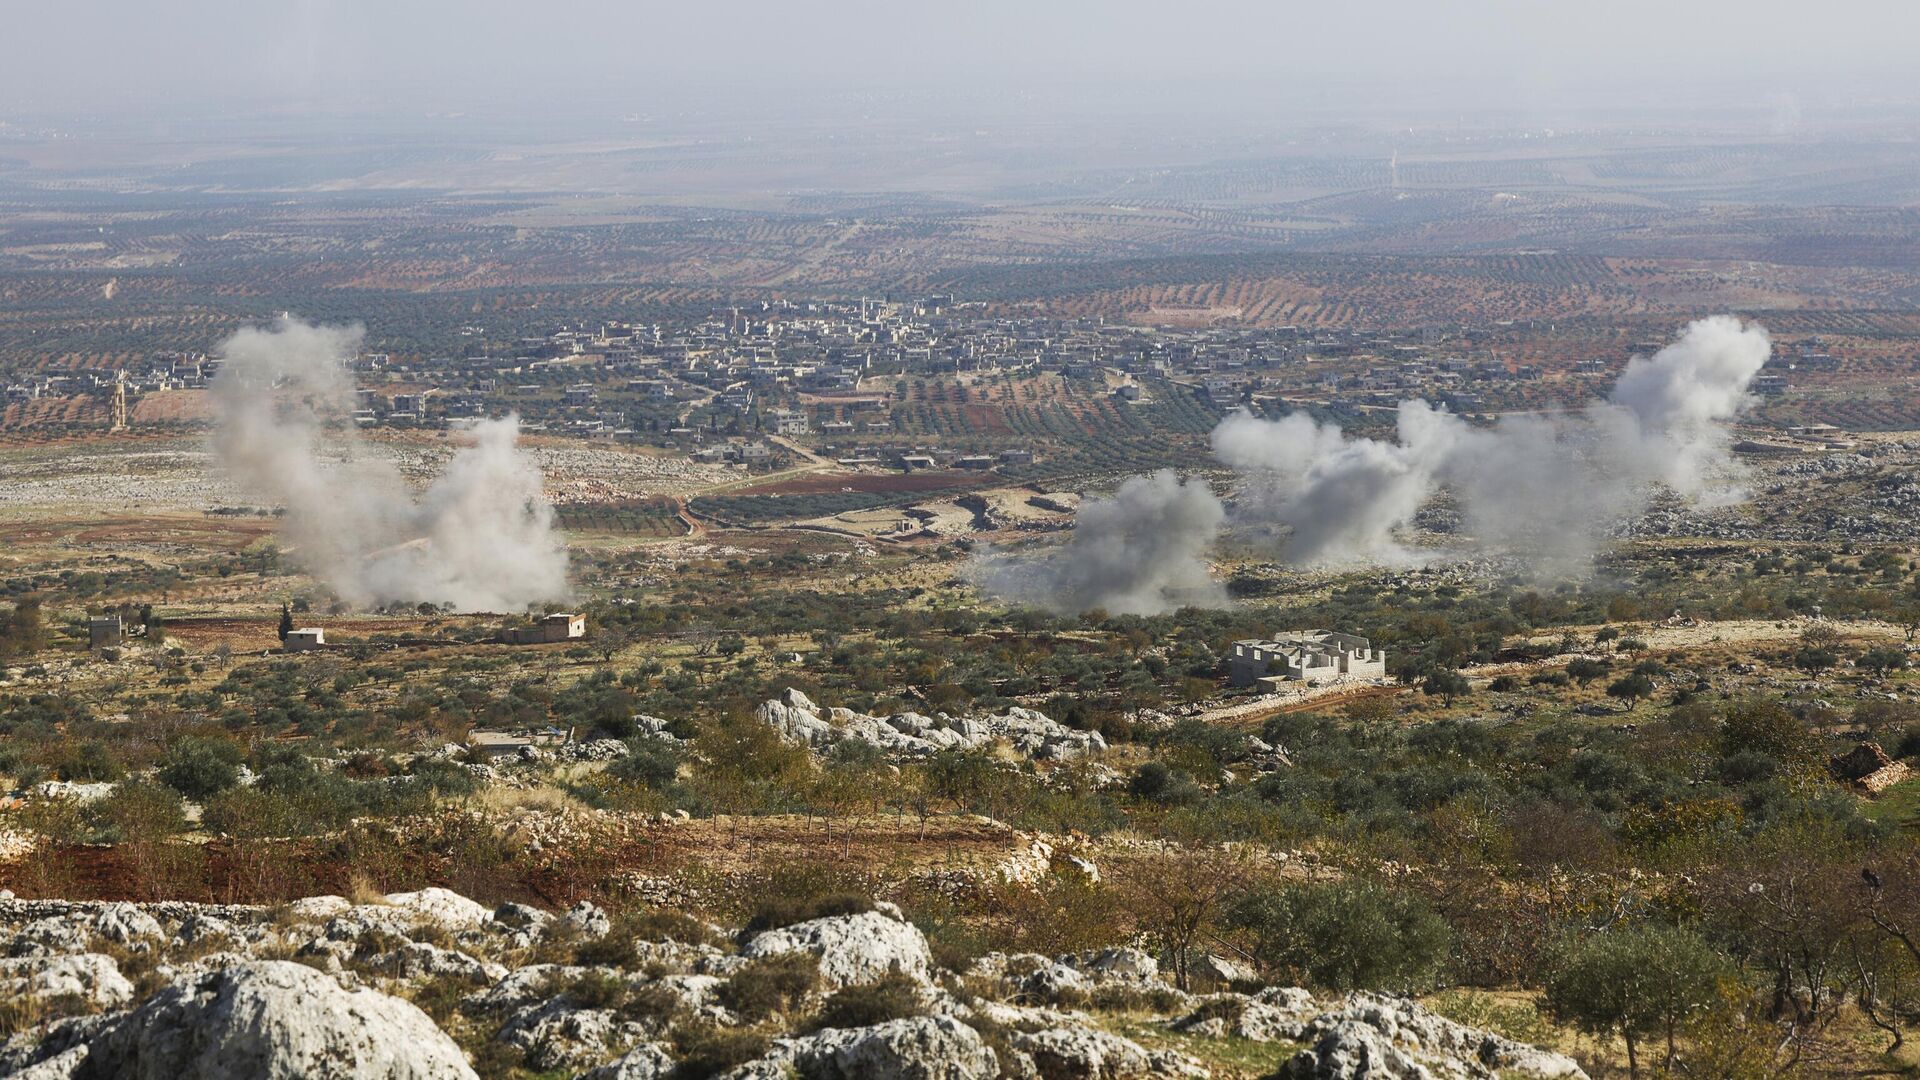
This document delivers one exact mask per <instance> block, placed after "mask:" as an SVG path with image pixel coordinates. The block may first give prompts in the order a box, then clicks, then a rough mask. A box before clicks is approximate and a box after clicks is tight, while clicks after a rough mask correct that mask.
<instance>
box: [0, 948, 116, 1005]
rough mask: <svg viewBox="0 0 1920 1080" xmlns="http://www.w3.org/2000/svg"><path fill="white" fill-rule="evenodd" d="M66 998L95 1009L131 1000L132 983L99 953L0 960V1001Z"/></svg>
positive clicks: (111, 959) (110, 960)
mask: <svg viewBox="0 0 1920 1080" xmlns="http://www.w3.org/2000/svg"><path fill="white" fill-rule="evenodd" d="M23 999H39V1000H43V1001H44V1000H48V999H69V1000H78V1001H83V1002H85V1003H86V1004H88V1005H90V1006H92V1007H93V1008H96V1009H117V1008H119V1007H121V1006H123V1005H125V1004H127V1003H128V1002H130V1001H132V1000H133V984H132V983H130V982H128V981H127V979H126V976H124V975H122V974H120V966H119V965H118V964H115V963H114V962H113V957H111V956H102V955H100V954H99V953H73V954H69V955H65V956H33V957H21V958H19V959H13V960H0V1001H20V1000H23Z"/></svg>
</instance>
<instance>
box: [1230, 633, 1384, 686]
mask: <svg viewBox="0 0 1920 1080" xmlns="http://www.w3.org/2000/svg"><path fill="white" fill-rule="evenodd" d="M1386 676H1387V654H1386V652H1385V650H1382V649H1376V648H1374V647H1373V643H1372V642H1370V641H1368V640H1367V639H1366V638H1363V637H1359V636H1357V635H1354V634H1340V633H1335V632H1334V631H1332V630H1302V631H1296V632H1293V633H1288V634H1276V635H1274V637H1272V638H1270V639H1261V638H1248V639H1246V640H1244V641H1236V642H1234V643H1233V654H1232V655H1231V656H1230V657H1228V660H1227V681H1228V683H1229V684H1231V685H1233V686H1253V685H1255V684H1258V683H1272V684H1277V683H1282V682H1304V683H1308V684H1318V683H1329V682H1333V681H1334V680H1336V679H1339V678H1342V677H1345V678H1349V679H1384V678H1386ZM1275 688H1276V689H1277V687H1275Z"/></svg>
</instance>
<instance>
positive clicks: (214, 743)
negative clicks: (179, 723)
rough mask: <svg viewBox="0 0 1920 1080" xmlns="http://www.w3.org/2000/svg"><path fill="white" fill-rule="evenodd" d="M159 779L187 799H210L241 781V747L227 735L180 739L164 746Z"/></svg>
mask: <svg viewBox="0 0 1920 1080" xmlns="http://www.w3.org/2000/svg"><path fill="white" fill-rule="evenodd" d="M160 782H161V783H163V784H165V785H167V786H168V787H170V788H172V789H173V790H175V791H177V792H179V793H180V794H182V795H185V796H186V797H187V798H189V799H194V800H196V801H199V800H205V799H210V798H212V797H213V796H215V795H218V794H220V793H221V792H223V791H225V790H227V789H228V788H230V787H232V786H234V785H235V784H237V783H239V782H240V747H239V746H237V745H235V744H234V743H232V742H231V741H229V740H226V739H203V738H197V737H194V736H188V737H186V738H184V739H180V740H179V741H177V742H175V743H174V744H173V745H172V746H170V747H168V748H167V756H166V758H165V759H164V760H163V761H162V763H161V765H160Z"/></svg>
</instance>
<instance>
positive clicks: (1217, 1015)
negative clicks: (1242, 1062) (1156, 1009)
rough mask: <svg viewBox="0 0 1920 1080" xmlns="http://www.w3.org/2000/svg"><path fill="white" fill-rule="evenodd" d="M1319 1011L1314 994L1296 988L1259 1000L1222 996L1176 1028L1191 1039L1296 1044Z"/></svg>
mask: <svg viewBox="0 0 1920 1080" xmlns="http://www.w3.org/2000/svg"><path fill="white" fill-rule="evenodd" d="M1315 1008H1316V1005H1315V1003H1314V1000H1313V995H1312V994H1309V993H1307V992H1306V991H1305V990H1301V989H1297V988H1293V987H1287V988H1275V989H1272V990H1266V991H1262V992H1261V993H1260V995H1259V996H1257V997H1248V996H1246V995H1245V994H1220V995H1217V996H1215V997H1211V998H1208V999H1207V1000H1205V1001H1203V1002H1201V1003H1200V1006H1199V1008H1196V1009H1194V1010H1193V1011H1192V1012H1190V1013H1188V1014H1187V1015H1186V1016H1183V1017H1181V1018H1180V1019H1178V1020H1176V1021H1174V1022H1173V1025H1172V1026H1173V1030H1175V1031H1179V1032H1184V1033H1185V1034H1188V1035H1202V1036H1206V1037H1208V1038H1215V1039H1224V1038H1229V1037H1231V1038H1236V1039H1250V1040H1252V1041H1254V1042H1280V1041H1283V1040H1284V1041H1294V1040H1298V1039H1299V1038H1300V1037H1301V1036H1302V1035H1303V1034H1304V1033H1305V1032H1306V1029H1307V1024H1308V1023H1309V1022H1310V1021H1311V1019H1312V1017H1313V1015H1314V1010H1315Z"/></svg>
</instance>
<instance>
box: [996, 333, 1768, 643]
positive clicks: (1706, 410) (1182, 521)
mask: <svg viewBox="0 0 1920 1080" xmlns="http://www.w3.org/2000/svg"><path fill="white" fill-rule="evenodd" d="M1771 352H1772V343H1771V341H1770V340H1769V338H1768V336H1767V332H1766V331H1765V330H1764V329H1762V328H1761V327H1759V326H1757V325H1754V326H1750V325H1746V324H1743V323H1742V322H1741V321H1740V320H1739V319H1737V318H1734V317H1733V316H1730V315H1719V316H1713V317H1710V318H1705V319H1700V320H1697V321H1695V322H1693V323H1691V324H1689V325H1688V326H1687V327H1686V328H1685V329H1684V330H1683V331H1682V332H1681V333H1680V335H1679V337H1678V338H1677V339H1676V340H1675V341H1674V342H1673V344H1671V345H1668V346H1667V347H1666V348H1663V349H1661V350H1660V351H1659V352H1657V353H1655V354H1654V355H1653V356H1651V357H1634V358H1633V359H1631V360H1629V361H1628V363H1627V367H1626V370H1625V371H1624V372H1623V373H1622V374H1621V376H1620V378H1619V380H1618V381H1617V382H1616V383H1615V385H1614V388H1613V391H1612V392H1611V393H1610V394H1609V395H1608V396H1607V398H1606V399H1605V400H1603V401H1595V402H1591V403H1589V404H1587V405H1586V406H1585V407H1583V408H1580V409H1578V410H1574V411H1571V412H1564V413H1554V414H1547V415H1513V416H1507V417H1502V418H1501V419H1500V420H1499V421H1498V422H1496V423H1495V424H1493V425H1492V426H1489V427H1476V426H1474V425H1472V424H1469V423H1467V422H1466V421H1465V420H1463V419H1461V418H1460V417H1458V416H1455V415H1453V414H1451V413H1448V412H1447V411H1446V410H1444V409H1441V408H1438V407H1436V406H1434V405H1432V404H1429V403H1428V402H1425V401H1404V402H1401V404H1400V408H1399V412H1398V414H1397V418H1396V419H1397V423H1396V431H1395V437H1394V438H1393V439H1392V440H1382V439H1370V438H1354V437H1350V436H1348V435H1347V434H1346V433H1345V432H1343V431H1341V430H1340V428H1339V427H1338V426H1337V425H1335V424H1331V423H1321V422H1318V421H1316V420H1314V419H1313V418H1312V417H1310V416H1308V415H1306V414H1305V413H1294V414H1291V415H1289V416H1286V417H1282V418H1280V419H1278V420H1265V419H1261V418H1258V417H1255V416H1253V415H1251V414H1249V413H1246V412H1236V413H1234V414H1232V415H1230V416H1228V417H1227V418H1226V419H1224V420H1222V421H1221V422H1220V424H1219V425H1218V426H1217V427H1215V429H1214V431H1213V450H1214V454H1215V456H1216V457H1218V458H1219V459H1220V461H1221V463H1222V464H1224V465H1226V466H1228V467H1229V468H1231V469H1232V470H1234V472H1235V473H1236V474H1237V475H1238V476H1239V478H1240V481H1241V489H1240V492H1239V496H1238V499H1237V502H1236V508H1235V509H1236V514H1235V517H1236V521H1237V523H1238V524H1241V525H1245V526H1250V527H1254V528H1266V527H1272V528H1276V529H1277V530H1279V531H1283V532H1284V533H1285V539H1284V541H1283V542H1282V557H1283V558H1285V559H1286V560H1287V561H1289V562H1292V563H1296V564H1299V565H1306V566H1340V565H1377V564H1388V565H1394V564H1408V563H1414V562H1420V561H1426V560H1429V559H1431V558H1433V557H1434V556H1435V555H1436V554H1444V553H1440V552H1434V551H1431V550H1415V549H1413V548H1411V547H1409V546H1408V545H1407V543H1406V541H1405V540H1404V539H1403V536H1404V533H1405V531H1406V529H1407V526H1408V525H1409V524H1410V523H1411V522H1412V521H1413V518H1414V515H1415V514H1417V513H1418V512H1419V511H1420V509H1421V507H1423V506H1425V505H1426V504H1427V503H1428V502H1429V501H1430V500H1432V499H1433V498H1434V496H1435V495H1436V494H1437V493H1439V492H1440V491H1442V490H1445V491H1447V492H1450V493H1451V494H1452V495H1453V497H1454V499H1455V501H1456V502H1457V503H1458V505H1459V507H1460V510H1461V513H1462V517H1463V521H1464V524H1465V527H1466V531H1467V533H1468V535H1469V539H1468V540H1467V541H1466V544H1467V545H1470V546H1471V548H1472V549H1473V550H1478V551H1485V552H1498V553H1506V554H1513V555H1518V556H1521V557H1523V558H1526V559H1528V560H1529V561H1530V562H1531V563H1532V564H1533V565H1534V566H1535V567H1536V568H1537V569H1538V570H1540V571H1542V572H1547V573H1555V574H1559V573H1572V572H1577V571H1579V570H1583V569H1586V568H1588V567H1590V566H1591V563H1592V559H1593V557H1594V555H1595V553H1596V552H1597V551H1598V549H1599V546H1600V545H1601V543H1603V542H1604V539H1605V537H1606V535H1607V532H1608V530H1609V529H1610V527H1611V526H1612V525H1614V524H1615V523H1617V522H1619V521H1622V520H1624V519H1627V518H1629V517H1631V516H1633V515H1635V514H1638V513H1640V512H1641V511H1643V510H1644V509H1645V507H1646V504H1647V500H1648V499H1649V498H1650V497H1651V495H1652V492H1653V490H1654V489H1655V488H1656V487H1660V486H1664V487H1666V488H1668V489H1670V490H1672V491H1674V492H1676V493H1678V494H1679V495H1681V496H1684V497H1686V498H1689V499H1693V500H1696V501H1730V500H1734V499H1738V498H1740V497H1742V495H1743V492H1742V490H1741V487H1740V483H1741V480H1742V475H1743V474H1742V471H1741V469H1740V467H1739V464H1738V463H1737V462H1736V461H1735V460H1734V459H1733V456H1732V454H1731V452H1730V449H1729V448H1730V445H1731V434H1730V432H1729V430H1728V427H1727V423H1728V421H1730V420H1732V419H1734V418H1735V417H1737V416H1738V415H1739V414H1740V413H1741V411H1742V410H1744V409H1746V408H1747V407H1748V406H1749V405H1750V404H1752V401H1753V398H1752V395H1751V394H1750V393H1749V390H1748V387H1749V386H1750V385H1751V383H1752V381H1753V377H1754V376H1755V375H1757V374H1759V372H1760V369H1761V367H1762V366H1763V365H1765V364H1766V362H1767V357H1768V356H1769V355H1770V353H1771ZM1225 522H1226V515H1225V511H1224V508H1223V507H1222V505H1221V503H1220V500H1219V499H1217V498H1216V497H1215V496H1214V494H1213V492H1212V491H1211V490H1210V489H1209V488H1208V487H1207V486H1206V485H1205V483H1203V482H1202V481H1199V480H1195V481H1192V482H1190V483H1187V484H1182V483H1180V481H1179V479H1178V478H1177V477H1176V476H1174V474H1173V473H1172V472H1171V471H1162V472H1159V473H1155V474H1153V475H1152V476H1143V477H1135V478H1133V479H1132V480H1129V481H1127V482H1126V483H1125V484H1122V485H1121V486H1120V489H1119V490H1118V491H1117V492H1116V493H1115V494H1114V496H1113V497H1112V498H1110V499H1102V500H1097V501H1093V502H1089V503H1087V504H1086V505H1084V506H1083V507H1082V508H1081V511H1080V514H1079V516H1078V518H1077V520H1076V521H1075V525H1074V532H1073V537H1072V539H1071V540H1070V541H1069V542H1068V543H1067V544H1066V545H1065V546H1063V547H1062V548H1060V549H1058V550H1057V551H1055V552H1054V553H1053V554H1052V555H1051V556H1050V557H1045V558H1015V557H1009V556H1005V555H989V556H987V557H985V558H983V559H982V560H980V561H979V562H978V563H976V567H975V580H976V582H978V583H979V584H980V585H981V586H982V587H983V588H985V589H987V590H988V591H989V592H992V593H995V594H997V595H999V596H1001V597H1002V598H1004V599H1007V600H1011V601H1014V602H1016V603H1029V604H1037V605H1040V606H1044V607H1049V608H1053V609H1056V610H1062V611H1081V610H1086V609H1088V608H1094V607H1101V608H1105V609H1107V610H1109V611H1113V612H1117V613H1130V614H1155V613H1158V612H1163V611H1167V610H1170V609H1172V608H1174V607H1178V606H1180V605H1181V604H1182V603H1193V602H1196V601H1195V600H1194V599H1191V598H1195V597H1198V598H1201V599H1200V601H1199V602H1214V603H1217V602H1220V601H1221V600H1222V599H1223V594H1222V593H1221V591H1220V587H1219V585H1218V583H1217V582H1214V581H1213V580H1212V578H1211V576H1210V574H1209V571H1208V567H1207V562H1206V557H1207V553H1208V552H1209V551H1210V550H1211V549H1212V547H1213V545H1214V543H1215V541H1216V539H1217V538H1218V536H1219V533H1220V531H1221V529H1222V528H1223V526H1224V525H1225Z"/></svg>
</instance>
